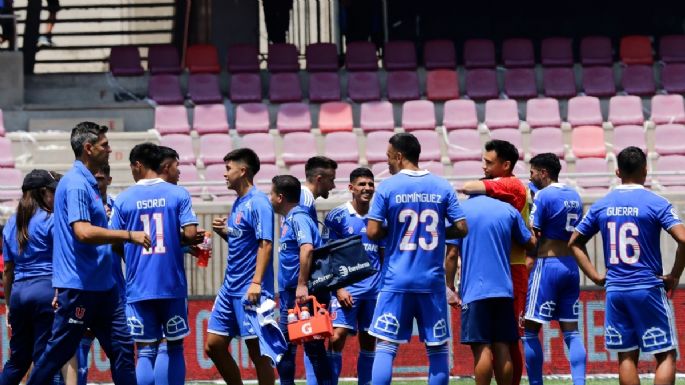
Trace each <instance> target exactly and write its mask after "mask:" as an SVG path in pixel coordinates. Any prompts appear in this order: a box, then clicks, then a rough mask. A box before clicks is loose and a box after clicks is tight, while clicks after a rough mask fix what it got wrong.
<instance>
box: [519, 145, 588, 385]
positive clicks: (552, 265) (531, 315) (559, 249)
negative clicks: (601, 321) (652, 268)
mask: <svg viewBox="0 0 685 385" xmlns="http://www.w3.org/2000/svg"><path fill="white" fill-rule="evenodd" d="M560 171H561V164H560V163H559V158H557V156H556V155H554V154H551V153H544V154H539V155H536V156H534V157H533V158H532V159H531V160H530V180H531V182H532V183H533V184H534V185H535V187H536V188H537V189H538V190H539V191H538V192H537V194H536V195H535V200H534V203H533V208H532V210H531V218H530V219H531V222H532V223H531V227H532V228H533V230H534V232H535V235H536V237H537V238H538V239H539V240H540V241H539V244H538V250H537V258H536V260H535V265H534V268H533V271H532V272H531V274H530V278H529V280H528V298H527V300H526V313H525V334H524V336H523V348H524V351H525V353H526V354H525V356H526V372H527V373H528V381H529V382H530V384H531V385H542V361H543V353H542V345H541V344H540V339H539V337H538V335H539V333H540V327H541V326H542V324H547V323H549V322H550V321H552V320H557V321H558V322H559V327H560V328H561V331H562V332H563V333H564V342H565V343H566V346H567V347H568V351H569V360H570V363H571V375H572V377H573V383H574V385H584V384H585V359H586V352H585V346H584V345H583V337H582V336H581V335H580V334H579V333H578V312H579V303H578V297H579V295H580V286H579V285H580V277H579V273H578V265H577V264H576V261H575V259H574V258H573V256H572V254H571V250H569V248H568V241H569V239H570V238H571V234H573V230H574V228H575V226H576V225H577V224H578V222H579V221H580V218H582V216H583V202H582V200H581V199H580V195H578V192H576V190H575V189H573V188H571V187H568V186H566V185H564V184H562V183H559V172H560Z"/></svg>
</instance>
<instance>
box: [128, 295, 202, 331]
mask: <svg viewBox="0 0 685 385" xmlns="http://www.w3.org/2000/svg"><path fill="white" fill-rule="evenodd" d="M126 323H127V324H128V327H129V328H130V329H131V336H132V337H133V339H134V340H135V341H136V342H156V341H159V340H161V339H162V338H166V339H167V340H169V341H176V340H180V339H182V338H184V337H185V336H187V335H188V334H190V328H189V327H188V300H187V299H185V298H169V299H149V300H145V301H137V302H131V303H128V304H126Z"/></svg>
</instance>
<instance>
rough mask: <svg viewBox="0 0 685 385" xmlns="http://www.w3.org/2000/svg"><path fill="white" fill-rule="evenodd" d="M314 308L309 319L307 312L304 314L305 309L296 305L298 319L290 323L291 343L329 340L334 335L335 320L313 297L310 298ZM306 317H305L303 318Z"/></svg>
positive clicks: (293, 311) (293, 310)
mask: <svg viewBox="0 0 685 385" xmlns="http://www.w3.org/2000/svg"><path fill="white" fill-rule="evenodd" d="M308 300H310V301H311V302H312V304H313V306H314V308H313V309H312V311H311V312H310V313H311V315H310V316H309V317H307V311H305V312H304V314H303V309H306V306H303V307H302V308H301V307H300V306H299V305H298V304H297V303H295V308H293V309H292V314H294V315H295V316H296V317H297V319H294V320H293V321H292V322H289V323H288V336H289V337H290V342H292V343H294V344H300V343H302V342H307V341H310V340H313V339H323V338H329V337H330V336H332V335H333V320H332V318H331V315H330V313H328V310H326V308H325V307H324V306H322V305H321V304H319V302H318V301H317V300H316V298H315V297H314V296H312V295H310V296H309V297H308ZM303 315H304V317H302V316H303Z"/></svg>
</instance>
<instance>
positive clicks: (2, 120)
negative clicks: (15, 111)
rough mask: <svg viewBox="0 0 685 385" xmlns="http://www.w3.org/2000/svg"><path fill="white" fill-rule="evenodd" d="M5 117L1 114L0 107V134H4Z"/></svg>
mask: <svg viewBox="0 0 685 385" xmlns="http://www.w3.org/2000/svg"><path fill="white" fill-rule="evenodd" d="M5 133H6V130H5V118H4V116H3V114H2V109H1V108H0V136H5Z"/></svg>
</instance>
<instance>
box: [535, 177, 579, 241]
mask: <svg viewBox="0 0 685 385" xmlns="http://www.w3.org/2000/svg"><path fill="white" fill-rule="evenodd" d="M530 216H531V219H532V221H531V222H532V223H531V224H532V227H533V228H536V229H538V230H541V231H542V237H543V238H547V239H554V240H558V241H567V242H568V240H569V239H571V234H573V230H575V227H576V225H577V224H578V222H580V219H581V218H582V217H583V201H582V200H581V199H580V195H579V194H578V192H577V191H576V190H574V189H572V188H570V187H568V186H566V185H564V184H562V183H552V184H551V185H549V186H547V187H546V188H544V189H542V190H540V191H538V193H537V194H535V200H534V201H533V209H532V210H531V212H530Z"/></svg>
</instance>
